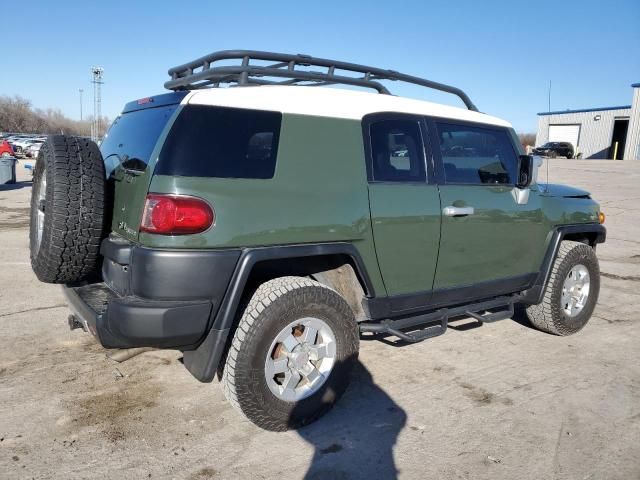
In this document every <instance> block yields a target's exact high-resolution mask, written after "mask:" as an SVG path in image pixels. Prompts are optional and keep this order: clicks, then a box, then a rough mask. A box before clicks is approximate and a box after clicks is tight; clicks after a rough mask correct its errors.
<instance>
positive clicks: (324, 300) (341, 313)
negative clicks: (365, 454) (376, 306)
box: [222, 277, 359, 431]
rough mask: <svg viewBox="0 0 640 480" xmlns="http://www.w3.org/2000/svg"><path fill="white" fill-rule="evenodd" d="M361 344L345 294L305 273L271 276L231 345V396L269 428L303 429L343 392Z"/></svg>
mask: <svg viewBox="0 0 640 480" xmlns="http://www.w3.org/2000/svg"><path fill="white" fill-rule="evenodd" d="M358 348H359V335H358V326H357V324H356V321H355V318H354V315H353V312H352V310H351V308H350V307H349V305H348V304H347V302H346V301H345V300H344V299H343V298H342V297H341V296H340V295H339V294H338V293H336V292H335V291H334V290H332V289H330V288H328V287H326V286H324V285H322V284H320V283H318V282H315V281H313V280H310V279H307V278H302V277H281V278H276V279H274V280H270V281H268V282H266V283H264V284H262V285H261V286H260V287H259V288H258V290H257V291H256V292H255V294H254V295H253V296H252V298H251V300H250V302H249V304H248V306H247V307H246V309H245V311H244V313H243V315H242V318H241V319H240V322H239V324H238V327H237V329H236V332H235V335H234V338H233V342H232V344H231V346H230V347H229V352H228V355H227V360H226V363H225V366H224V372H223V375H222V382H223V387H224V393H225V396H226V397H227V399H228V400H229V402H230V403H231V404H232V405H233V406H234V407H235V408H236V409H237V410H239V411H240V412H241V413H242V414H243V415H245V416H246V417H247V418H248V419H249V420H251V421H252V422H253V423H255V424H256V425H258V426H259V427H261V428H264V429H266V430H274V431H281V430H287V429H289V428H298V427H301V426H303V425H306V424H309V423H311V422H313V421H314V420H316V419H317V418H319V417H321V416H322V415H323V414H325V413H326V412H327V411H328V410H329V409H330V408H331V407H332V406H333V405H334V404H335V402H336V401H337V400H338V399H339V398H340V397H341V396H342V394H343V393H344V391H345V390H346V388H347V386H348V385H349V381H350V377H351V370H352V368H353V366H354V364H355V363H356V361H357V358H358Z"/></svg>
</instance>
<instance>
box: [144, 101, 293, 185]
mask: <svg viewBox="0 0 640 480" xmlns="http://www.w3.org/2000/svg"><path fill="white" fill-rule="evenodd" d="M281 122H282V114H281V113H279V112H266V111H259V110H245V109H236V108H223V107H211V106H205V105H188V106H186V107H185V108H184V109H183V110H182V112H181V113H180V115H178V118H177V119H176V121H175V123H174V124H173V127H172V128H171V131H170V132H169V135H168V137H167V140H166V141H165V144H164V146H163V147H162V151H161V152H160V158H159V160H158V165H157V166H156V173H157V174H159V175H176V176H190V177H220V178H273V175H274V173H275V168H276V157H277V154H278V139H279V136H280V124H281Z"/></svg>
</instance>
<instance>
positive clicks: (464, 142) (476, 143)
mask: <svg viewBox="0 0 640 480" xmlns="http://www.w3.org/2000/svg"><path fill="white" fill-rule="evenodd" d="M437 128H438V139H439V141H440V153H441V155H442V163H443V165H444V174H445V180H446V182H447V183H458V184H472V185H473V184H506V185H509V184H514V183H515V180H516V176H517V168H518V167H517V165H518V158H517V156H516V152H515V150H514V149H513V145H512V144H511V140H510V138H509V135H508V133H507V132H506V131H505V130H497V129H496V130H494V129H490V128H480V127H471V126H466V125H453V124H447V123H437Z"/></svg>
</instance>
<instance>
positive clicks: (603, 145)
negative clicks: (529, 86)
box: [536, 89, 640, 158]
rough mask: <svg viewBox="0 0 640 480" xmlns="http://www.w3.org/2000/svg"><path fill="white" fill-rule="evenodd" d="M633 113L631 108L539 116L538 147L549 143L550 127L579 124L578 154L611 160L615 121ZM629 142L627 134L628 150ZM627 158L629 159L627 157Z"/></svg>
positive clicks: (576, 147) (619, 154)
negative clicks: (610, 153)
mask: <svg viewBox="0 0 640 480" xmlns="http://www.w3.org/2000/svg"><path fill="white" fill-rule="evenodd" d="M636 90H637V89H636ZM639 101H640V100H639ZM631 111H632V109H631V108H624V109H615V110H599V111H598V110H595V111H593V110H592V111H587V112H573V113H572V112H568V113H554V114H551V115H545V114H542V115H539V116H538V133H537V135H536V146H540V145H542V144H543V143H545V142H547V141H548V139H549V125H575V124H577V125H580V136H579V140H578V145H574V147H575V149H576V152H578V153H582V158H609V147H610V146H611V138H612V136H613V123H614V120H615V119H616V118H625V117H627V118H628V117H630V116H631ZM597 116H600V119H599V120H595V118H596V117H597ZM639 129H640V125H639ZM629 130H631V125H629ZM629 140H630V138H629V134H627V147H626V148H629ZM636 145H637V140H636ZM622 155H623V152H618V158H620V157H622ZM625 158H628V157H626V156H625Z"/></svg>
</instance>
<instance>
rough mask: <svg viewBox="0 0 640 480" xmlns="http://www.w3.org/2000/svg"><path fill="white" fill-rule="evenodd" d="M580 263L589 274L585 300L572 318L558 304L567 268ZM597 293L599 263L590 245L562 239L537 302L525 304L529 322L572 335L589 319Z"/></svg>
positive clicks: (556, 333)
mask: <svg viewBox="0 0 640 480" xmlns="http://www.w3.org/2000/svg"><path fill="white" fill-rule="evenodd" d="M578 264H581V265H584V266H585V267H586V268H587V270H588V272H589V277H590V282H591V284H590V288H589V296H588V298H587V302H586V303H585V305H584V307H583V309H582V311H581V312H580V313H579V314H578V315H576V316H575V317H569V316H567V315H566V314H565V312H564V310H563V309H562V305H561V296H562V287H563V284H564V280H565V278H566V277H567V274H568V273H569V271H570V270H571V269H572V268H573V267H574V266H575V265H578ZM599 292H600V266H599V264H598V257H597V256H596V253H595V251H594V249H593V248H592V247H590V246H589V245H586V244H584V243H580V242H572V241H567V240H565V241H563V242H561V243H560V248H559V249H558V255H557V257H556V260H555V262H554V264H553V269H552V271H551V276H550V277H549V282H548V283H547V287H546V289H545V292H544V299H543V300H542V303H540V304H538V305H530V306H529V307H527V317H528V318H529V321H530V322H531V323H532V324H533V325H534V326H535V327H536V328H538V329H540V330H542V331H545V332H548V333H553V334H555V335H561V336H566V335H572V334H574V333H576V332H578V331H580V330H581V329H582V328H583V327H584V326H585V325H586V324H587V322H588V321H589V319H590V318H591V314H592V313H593V309H594V308H595V306H596V303H597V301H598V294H599Z"/></svg>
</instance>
